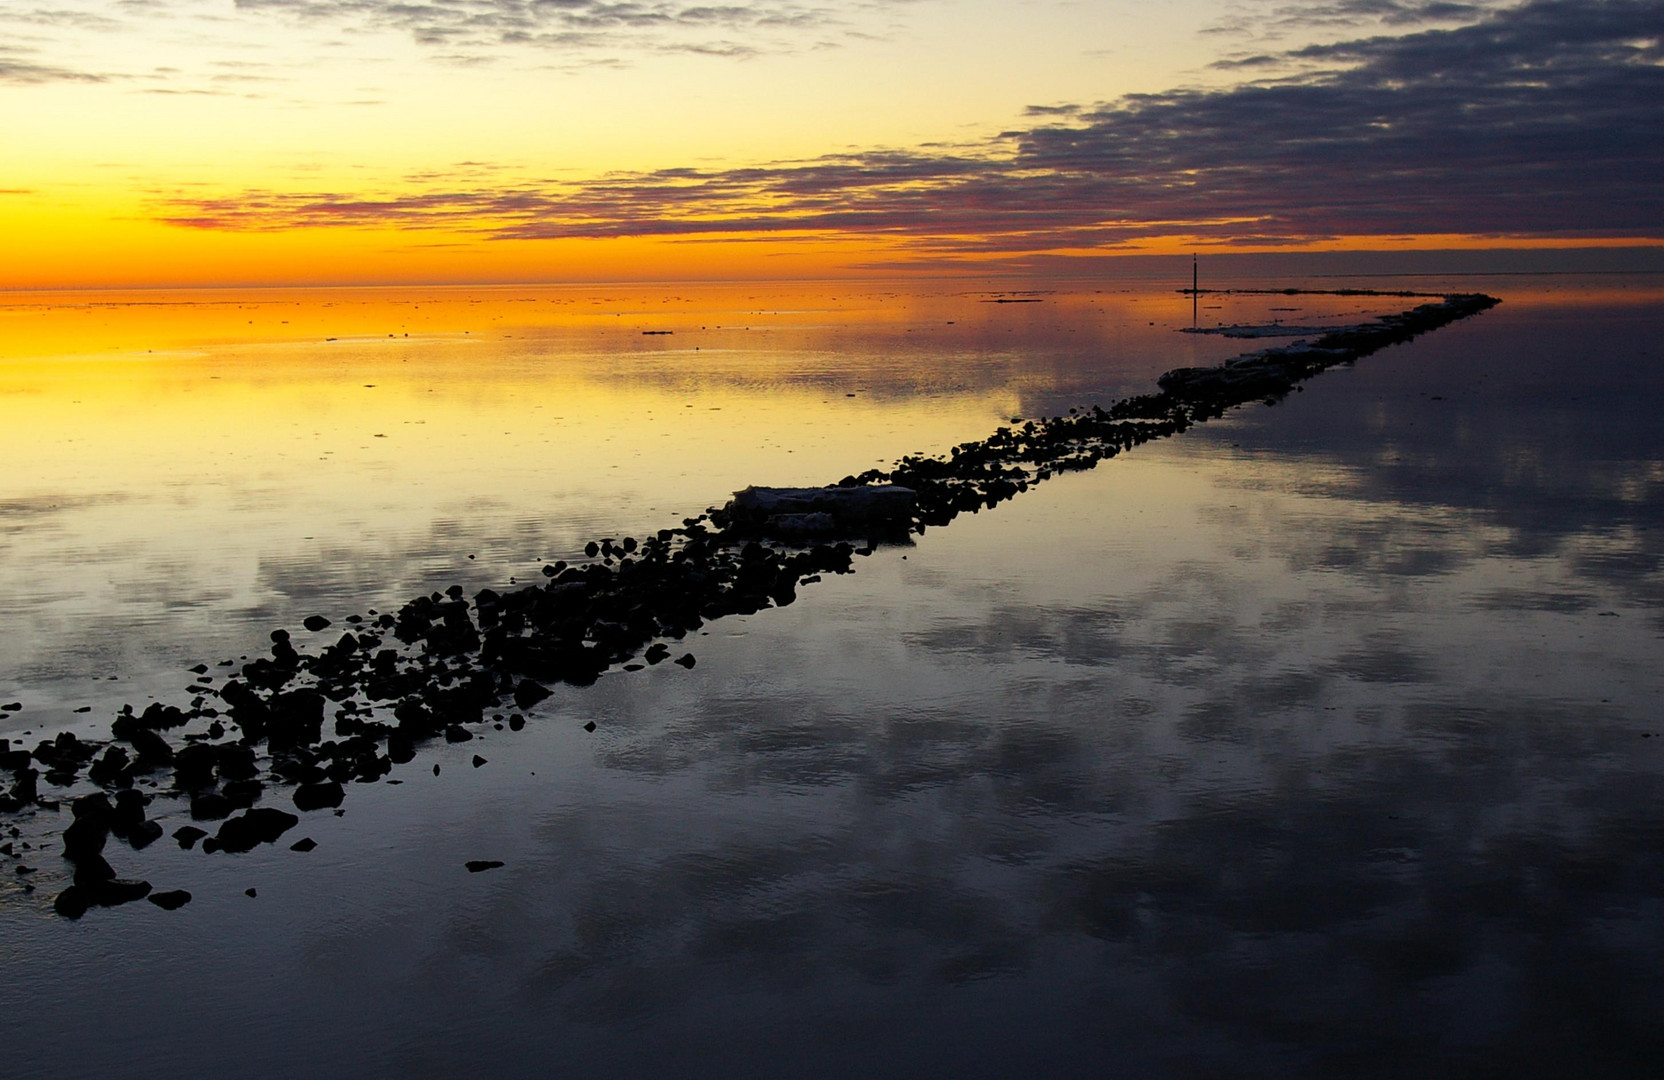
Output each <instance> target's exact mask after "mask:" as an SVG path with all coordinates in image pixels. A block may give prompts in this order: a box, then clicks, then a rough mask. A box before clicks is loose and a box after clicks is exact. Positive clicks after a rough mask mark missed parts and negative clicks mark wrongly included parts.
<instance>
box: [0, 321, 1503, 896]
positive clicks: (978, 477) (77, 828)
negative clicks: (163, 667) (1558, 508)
mask: <svg viewBox="0 0 1664 1080" xmlns="http://www.w3.org/2000/svg"><path fill="white" fill-rule="evenodd" d="M1284 291H1286V290H1284ZM1356 294H1357V291H1356V290H1351V291H1348V295H1356ZM1496 303H1498V301H1497V300H1496V299H1494V298H1492V297H1489V296H1483V295H1477V294H1462V295H1451V296H1445V297H1443V298H1442V299H1439V300H1437V301H1433V302H1429V303H1425V304H1421V305H1419V306H1417V307H1415V308H1412V309H1410V310H1408V311H1404V312H1401V313H1399V314H1395V315H1389V316H1385V317H1382V318H1378V319H1375V320H1373V321H1371V322H1368V323H1362V324H1358V325H1354V326H1347V327H1341V328H1337V329H1334V330H1331V331H1329V332H1327V333H1325V334H1323V335H1322V336H1321V337H1318V338H1316V339H1315V340H1311V341H1300V342H1295V343H1293V344H1289V345H1283V346H1278V347H1274V348H1267V349H1261V350H1258V351H1255V352H1251V353H1247V354H1245V355H1243V356H1239V357H1237V358H1235V359H1233V360H1231V361H1229V362H1227V363H1224V364H1221V365H1218V366H1216V367H1209V368H1181V369H1178V370H1175V371H1170V372H1168V373H1167V374H1166V375H1163V376H1162V377H1161V379H1160V380H1159V381H1158V386H1159V390H1158V392H1156V393H1152V394H1145V395H1140V396H1137V397H1131V398H1126V399H1123V400H1120V401H1116V402H1113V403H1111V404H1108V405H1093V406H1088V407H1085V408H1081V409H1071V410H1069V412H1068V413H1067V414H1065V415H1059V416H1053V417H1043V418H1040V419H1033V420H1026V421H1013V422H1012V424H1011V425H1010V426H1008V427H1001V428H999V429H998V430H996V431H995V432H994V433H993V434H991V435H990V436H988V437H987V438H986V439H982V440H980V441H977V442H970V443H965V444H963V445H960V446H955V447H953V448H952V449H951V450H950V451H949V452H948V453H946V454H942V455H939V456H924V455H914V456H909V457H905V458H902V459H901V460H900V461H899V462H897V463H896V464H895V466H894V467H893V468H890V469H872V470H868V471H867V472H863V473H860V474H857V475H851V476H846V477H844V478H842V479H841V480H838V481H837V482H835V483H833V484H829V485H827V486H825V487H822V488H767V487H752V488H747V489H745V490H744V491H741V492H738V493H736V494H735V496H734V498H733V499H732V500H731V501H730V502H728V503H727V504H726V505H725V506H723V507H722V508H720V509H712V510H710V511H708V512H707V513H705V514H702V515H700V516H699V517H696V518H686V519H684V520H683V521H682V522H681V524H680V525H677V526H674V527H671V528H665V529H660V530H659V531H658V532H656V533H654V534H652V535H650V536H645V537H641V538H636V537H622V538H607V539H603V540H598V541H594V542H591V543H590V544H588V545H587V546H586V548H585V559H584V561H582V562H579V563H574V564H568V563H566V562H556V563H553V564H551V565H549V566H545V567H544V568H543V574H544V578H545V580H543V581H541V582H538V583H536V584H533V585H523V586H519V587H516V588H512V589H507V590H499V589H481V590H479V591H478V592H476V593H475V594H474V595H473V596H468V595H466V593H465V591H464V590H463V588H462V587H461V586H453V587H451V588H449V589H447V590H445V591H444V592H442V593H441V592H435V593H432V594H430V595H427V596H418V597H415V598H413V599H411V600H410V601H409V602H408V603H406V604H404V605H403V606H402V607H401V608H400V609H399V610H398V611H396V612H373V611H372V612H369V613H367V614H366V615H362V616H360V615H352V616H348V617H346V618H345V619H344V620H342V621H343V622H344V624H345V625H344V627H341V628H339V631H340V632H339V633H338V634H336V633H334V632H333V631H332V632H331V633H330V634H327V635H326V634H325V631H326V630H330V628H331V627H332V625H333V624H332V623H331V621H330V620H329V619H326V618H324V617H323V616H317V615H315V616H311V617H308V618H306V619H305V620H304V623H303V625H304V626H305V627H306V633H307V634H308V635H309V636H311V637H312V639H313V640H314V641H318V642H321V644H319V645H317V646H315V647H312V646H309V647H302V646H301V645H299V644H297V642H296V639H295V638H294V637H293V636H291V634H290V633H289V632H288V631H286V630H281V629H279V630H273V631H272V632H271V648H270V652H269V654H268V655H265V656H261V657H259V658H257V659H254V660H252V661H249V662H247V663H244V664H242V665H241V666H240V667H237V666H236V665H234V664H232V663H231V662H229V661H227V662H226V663H225V664H224V665H222V666H226V667H236V671H235V673H234V675H233V676H232V677H231V678H230V679H228V680H227V681H225V682H224V683H223V684H221V685H220V686H219V687H218V689H214V688H213V687H212V686H211V685H210V684H208V682H206V681H205V680H204V679H202V678H201V676H203V675H204V673H206V672H207V671H208V670H209V669H208V668H207V667H206V666H203V665H199V666H198V667H196V668H194V669H192V670H193V671H195V672H196V673H197V674H198V676H199V680H198V682H199V684H200V686H199V688H198V689H197V691H196V692H195V696H194V697H192V699H191V700H190V703H189V704H187V705H183V706H179V705H170V704H164V703H161V702H151V703H149V704H147V705H145V706H144V707H143V708H142V709H138V708H135V707H134V706H131V705H127V706H123V707H122V708H121V710H120V711H119V712H118V713H117V714H116V716H115V717H114V720H113V722H112V724H111V726H110V737H109V739H107V740H82V739H78V738H77V737H76V736H75V735H73V734H69V733H64V734H60V735H58V736H57V737H56V738H54V739H51V740H43V741H41V742H40V743H39V744H38V745H37V746H35V747H32V748H26V747H21V746H14V745H12V744H11V743H10V742H9V741H7V740H4V739H0V813H4V814H9V815H18V814H27V813H41V812H53V811H56V812H58V813H62V812H63V803H64V802H66V801H67V803H68V809H69V815H68V816H69V817H70V819H71V820H70V821H69V823H68V824H67V827H66V828H65V829H64V831H63V844H62V856H63V859H64V860H65V862H66V863H67V866H68V873H67V875H66V877H67V879H68V884H67V886H66V887H64V888H63V889H62V890H61V891H60V892H59V893H58V894H57V899H56V902H55V909H56V911H57V912H58V913H59V914H60V915H63V916H65V917H68V918H79V917H81V916H83V915H84V914H85V913H86V912H88V911H89V910H90V909H93V908H97V907H107V906H112V905H116V904H124V903H129V902H132V901H135V900H141V899H146V898H149V899H150V900H151V901H152V902H153V903H155V904H156V905H157V906H159V907H162V908H164V909H168V910H172V909H174V908H177V907H179V906H181V905H183V904H185V903H187V902H188V901H189V900H190V894H189V893H186V892H183V891H179V890H173V891H169V892H154V891H153V890H152V888H151V885H150V884H149V883H148V882H146V881H144V880H141V879H136V878H131V877H123V876H120V875H119V874H118V871H117V869H116V867H115V865H114V863H112V861H111V858H112V851H113V845H112V843H111V841H112V840H114V841H118V842H120V844H121V845H123V846H125V847H126V848H128V849H129V851H131V852H133V853H137V852H140V851H142V850H143V849H144V848H146V847H148V846H149V845H151V844H153V843H156V842H157V841H158V840H160V839H161V837H162V834H163V829H162V826H161V825H160V824H159V823H158V822H156V821H154V820H152V818H153V816H154V812H155V811H156V810H157V809H158V804H160V805H161V806H162V807H166V808H168V809H169V810H171V811H172V812H173V816H177V815H178V814H179V813H180V812H181V811H183V812H187V813H188V815H189V817H190V818H191V820H192V821H193V822H195V823H196V824H191V825H184V826H182V827H180V828H178V829H176V830H175V831H174V832H173V834H172V835H173V839H174V840H175V841H176V842H177V843H178V844H179V845H180V847H182V848H190V849H196V850H200V851H202V852H204V853H207V854H209V855H216V854H218V855H235V854H236V853H239V852H246V851H249V850H252V849H253V848H255V847H256V846H259V845H262V844H270V843H275V842H276V841H278V840H279V839H280V838H281V837H283V836H284V835H286V834H287V833H289V832H290V830H292V829H294V828H295V826H297V825H298V824H299V823H300V822H301V821H302V820H303V815H307V814H317V813H323V812H334V810H335V808H337V807H339V806H340V804H341V803H342V802H343V800H344V799H345V798H346V794H347V792H348V791H349V790H350V786H351V785H353V784H361V783H373V782H376V781H379V780H381V779H383V778H384V777H387V776H388V774H389V773H391V772H392V770H393V769H394V767H395V766H397V765H402V764H406V763H409V762H411V761H412V760H413V759H414V758H415V757H416V755H417V754H418V753H420V751H421V749H422V747H423V746H424V745H428V744H431V743H434V742H436V741H438V740H444V741H447V742H461V741H467V740H469V739H471V738H472V737H473V733H474V732H475V731H477V730H480V729H482V728H483V727H484V726H486V725H494V726H502V725H504V724H506V725H507V727H508V728H509V729H510V730H514V731H518V730H520V729H521V728H523V727H524V725H525V723H526V713H528V712H530V711H531V710H533V709H534V708H535V707H536V706H537V705H538V703H539V702H541V701H543V700H544V699H545V698H547V697H549V696H550V693H551V691H550V689H549V687H550V686H551V685H553V684H556V683H568V684H572V685H577V686H585V685H588V684H590V683H593V682H594V681H595V680H596V679H598V678H600V677H601V676H602V675H603V674H604V673H606V672H608V671H611V670H614V669H619V668H622V667H624V666H625V665H628V666H629V668H630V669H635V668H639V667H641V666H646V665H656V664H660V663H663V662H664V661H666V660H673V662H675V663H677V664H680V665H681V666H682V667H684V668H690V669H691V668H692V667H693V666H694V664H695V662H696V661H695V657H694V656H693V654H692V653H691V652H688V651H687V650H686V648H685V646H684V645H683V642H684V640H685V639H686V638H687V636H688V635H689V634H691V633H693V632H695V631H697V630H698V629H699V628H700V627H702V626H704V625H705V624H706V623H708V622H710V621H712V620H714V619H720V618H722V617H723V616H726V615H741V614H749V613H752V612H756V611H760V610H762V609H764V608H767V607H779V606H785V605H787V604H790V603H792V602H793V601H795V600H796V598H797V592H798V590H799V589H800V588H802V587H804V586H806V585H810V584H813V583H814V582H816V581H818V580H820V578H821V575H824V574H845V573H850V572H851V571H852V569H853V566H854V561H855V559H856V558H857V557H859V556H864V555H869V554H871V552H872V550H873V547H874V544H875V543H878V542H883V541H893V540H898V539H906V538H907V537H908V536H910V535H922V534H923V533H924V532H925V531H926V529H928V528H931V527H935V526H941V525H946V524H947V523H949V522H951V521H952V520H953V519H954V518H955V517H957V516H958V515H959V514H962V513H967V512H969V513H975V512H977V511H979V510H983V509H987V508H991V507H994V506H997V505H998V504H1000V503H1002V502H1004V501H1006V500H1008V499H1011V498H1013V497H1015V496H1016V495H1018V494H1020V493H1022V492H1024V491H1027V490H1028V489H1029V488H1030V487H1032V486H1033V485H1035V484H1037V483H1040V482H1043V481H1045V480H1046V479H1048V478H1050V477H1052V476H1055V475H1057V474H1058V473H1062V472H1069V471H1073V470H1082V469H1091V468H1093V467H1095V466H1096V465H1097V464H1098V463H1099V462H1101V461H1105V460H1107V459H1109V458H1113V457H1115V456H1116V455H1117V454H1119V453H1122V452H1124V451H1126V450H1129V449H1131V448H1133V447H1135V446H1137V445H1139V444H1140V443H1144V442H1148V441H1149V440H1151V439H1159V438H1163V437H1166V436H1169V435H1175V434H1178V433H1180V432H1183V431H1184V430H1186V429H1187V428H1188V427H1190V426H1191V425H1193V424H1196V423H1201V422H1204V421H1206V420H1209V419H1211V418H1214V417H1218V416H1220V415H1222V414H1223V413H1224V412H1226V411H1227V410H1229V409H1233V408H1236V407H1238V406H1242V405H1245V404H1249V403H1252V402H1256V401H1266V402H1275V401H1276V400H1278V399H1279V398H1281V397H1282V396H1283V395H1285V394H1287V393H1288V392H1290V391H1291V390H1292V389H1294V388H1295V386H1296V385H1297V384H1298V383H1300V382H1301V381H1302V380H1304V379H1308V378H1311V377H1312V376H1313V375H1316V374H1318V373H1319V372H1321V371H1323V370H1325V369H1327V368H1330V367H1334V366H1336V365H1337V364H1345V363H1351V362H1353V361H1355V360H1357V359H1359V358H1361V357H1363V356H1366V355H1368V354H1370V353H1373V352H1375V351H1377V350H1379V349H1381V348H1384V347H1386V346H1388V345H1393V344H1397V343H1400V342H1404V341H1408V340H1409V339H1411V338H1413V337H1415V336H1417V335H1419V334H1424V333H1427V332H1428V331H1431V330H1435V329H1437V328H1439V327H1441V326H1445V325H1447V324H1449V323H1451V322H1454V321H1456V320H1458V319H1463V318H1467V317H1469V316H1472V315H1476V314H1478V313H1479V312H1482V311H1484V310H1486V309H1487V308H1489V307H1491V306H1493V305H1495V304H1496ZM584 726H585V728H586V729H588V730H593V728H594V724H593V722H591V723H589V724H586V725H584ZM475 764H476V767H478V766H479V765H483V764H485V761H484V759H483V758H478V757H476V760H475ZM47 788H51V789H55V790H56V791H57V792H58V793H59V794H57V795H54V794H53V792H51V791H48V790H46V789H47ZM285 806H287V807H289V809H284V808H283V807H285ZM309 846H311V845H310V842H309V841H301V842H299V843H296V844H295V845H294V849H295V850H307V849H308V848H309ZM0 854H4V855H5V856H8V857H11V858H14V859H15V858H19V857H20V855H19V854H17V853H15V852H14V851H13V850H12V849H11V845H10V844H5V845H0ZM132 857H136V854H135V856H128V858H132ZM116 861H126V860H125V859H124V858H117V860H116ZM489 865H496V864H491V863H484V862H482V863H478V864H474V863H471V864H469V869H470V870H473V869H476V866H477V867H478V868H482V869H483V868H485V867H487V866H489Z"/></svg>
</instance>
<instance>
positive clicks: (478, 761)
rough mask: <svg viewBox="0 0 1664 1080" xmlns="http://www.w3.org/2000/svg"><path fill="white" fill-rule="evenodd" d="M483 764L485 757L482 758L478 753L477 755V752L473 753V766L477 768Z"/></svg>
mask: <svg viewBox="0 0 1664 1080" xmlns="http://www.w3.org/2000/svg"><path fill="white" fill-rule="evenodd" d="M484 764H485V759H484V758H482V757H480V756H479V755H478V754H475V755H474V768H476V769H477V768H479V767H480V766H481V765H484Z"/></svg>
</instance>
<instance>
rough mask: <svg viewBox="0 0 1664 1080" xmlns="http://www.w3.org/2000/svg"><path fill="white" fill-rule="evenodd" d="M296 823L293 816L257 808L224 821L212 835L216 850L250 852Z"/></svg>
mask: <svg viewBox="0 0 1664 1080" xmlns="http://www.w3.org/2000/svg"><path fill="white" fill-rule="evenodd" d="M298 824H300V818H298V817H296V816H295V815H294V814H290V813H287V812H285V811H283V810H278V809H277V808H275V807H270V806H261V807H256V808H255V809H253V810H248V811H244V812H243V813H241V814H239V815H237V816H236V817H234V818H227V819H226V821H225V823H224V824H222V825H221V826H220V831H219V832H218V833H216V834H215V835H214V840H215V841H216V842H217V846H218V847H219V849H220V850H223V851H229V852H233V853H240V852H244V851H252V850H253V849H254V848H255V846H256V845H259V844H270V843H273V842H274V841H276V840H277V838H278V837H280V836H282V835H283V834H284V833H286V832H288V831H289V830H290V829H292V828H294V827H295V826H296V825H298Z"/></svg>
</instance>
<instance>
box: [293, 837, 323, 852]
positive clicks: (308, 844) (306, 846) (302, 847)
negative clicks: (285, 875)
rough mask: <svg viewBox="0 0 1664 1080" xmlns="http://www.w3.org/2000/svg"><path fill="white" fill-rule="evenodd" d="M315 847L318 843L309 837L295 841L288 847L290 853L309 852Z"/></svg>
mask: <svg viewBox="0 0 1664 1080" xmlns="http://www.w3.org/2000/svg"><path fill="white" fill-rule="evenodd" d="M317 846H318V842H317V841H316V840H314V839H312V838H311V837H310V836H308V837H305V838H303V839H300V840H296V841H295V842H294V843H292V844H290V845H289V850H290V851H303V852H304V851H311V850H312V849H313V848H315V847H317Z"/></svg>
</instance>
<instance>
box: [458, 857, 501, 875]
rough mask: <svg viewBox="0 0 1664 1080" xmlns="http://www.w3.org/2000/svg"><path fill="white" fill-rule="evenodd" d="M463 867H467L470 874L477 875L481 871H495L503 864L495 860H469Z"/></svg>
mask: <svg viewBox="0 0 1664 1080" xmlns="http://www.w3.org/2000/svg"><path fill="white" fill-rule="evenodd" d="M464 865H466V866H467V867H468V872H469V873H470V874H477V873H479V872H480V871H481V870H495V869H497V868H498V867H500V866H502V865H503V864H502V863H501V862H498V861H497V860H496V859H470V860H469V861H468V862H467V863H465V864H464Z"/></svg>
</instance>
